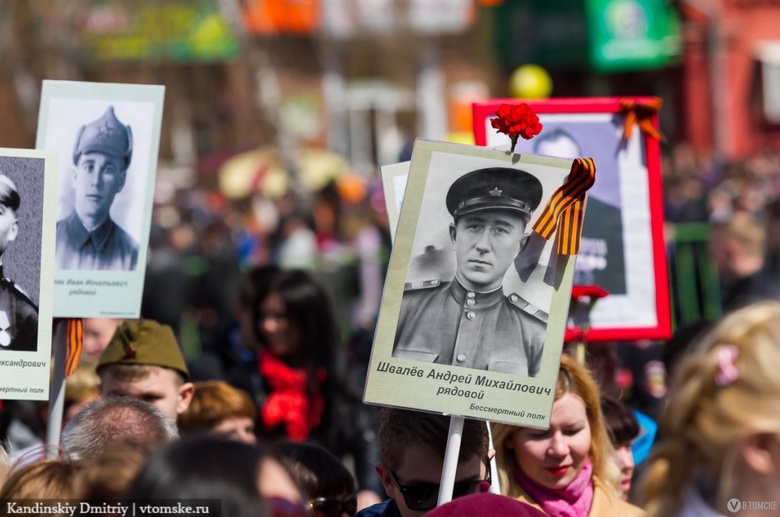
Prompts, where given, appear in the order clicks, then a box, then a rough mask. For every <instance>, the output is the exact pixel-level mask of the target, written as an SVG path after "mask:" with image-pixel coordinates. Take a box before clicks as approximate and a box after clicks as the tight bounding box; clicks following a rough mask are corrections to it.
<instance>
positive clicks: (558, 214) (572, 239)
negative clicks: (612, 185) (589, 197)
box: [533, 158, 596, 255]
mask: <svg viewBox="0 0 780 517" xmlns="http://www.w3.org/2000/svg"><path fill="white" fill-rule="evenodd" d="M595 181H596V163H595V162H594V161H593V158H576V159H575V160H574V161H573V162H572V164H571V172H569V176H568V177H567V178H566V181H565V182H564V183H563V185H561V186H560V187H558V189H557V190H556V191H555V192H554V193H553V195H552V197H551V198H550V200H549V201H548V202H547V205H546V206H545V207H544V211H542V214H541V215H540V216H539V219H537V221H536V222H535V223H534V226H533V231H535V232H536V233H538V234H539V235H541V236H542V237H543V238H545V239H549V238H550V236H552V234H553V233H554V232H555V231H556V230H557V231H558V237H557V240H558V242H557V247H556V249H557V251H558V253H559V254H561V255H576V254H577V252H579V250H580V236H581V234H582V216H583V214H584V213H585V193H586V192H587V191H588V189H590V187H592V186H593V183H594V182H595Z"/></svg>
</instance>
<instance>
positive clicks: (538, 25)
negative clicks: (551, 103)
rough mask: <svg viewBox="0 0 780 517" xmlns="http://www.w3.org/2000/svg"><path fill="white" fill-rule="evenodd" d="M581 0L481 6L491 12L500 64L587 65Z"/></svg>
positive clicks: (517, 0) (521, 0) (515, 0)
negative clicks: (487, 7) (486, 7)
mask: <svg viewBox="0 0 780 517" xmlns="http://www.w3.org/2000/svg"><path fill="white" fill-rule="evenodd" d="M582 2H583V0H548V1H538V0H537V1H534V0H511V1H505V2H504V3H503V4H502V5H500V6H497V7H491V8H489V9H483V13H488V12H489V13H491V14H492V15H493V26H494V28H495V31H494V38H495V42H496V47H497V48H496V50H497V53H498V57H499V59H500V61H501V63H502V64H503V65H504V66H505V67H507V68H515V67H517V66H520V65H524V64H527V63H536V64H539V65H542V66H544V67H546V68H550V69H554V68H571V67H586V66H587V63H588V54H587V48H588V46H587V35H586V24H585V16H584V14H583V13H584V7H583V5H582Z"/></svg>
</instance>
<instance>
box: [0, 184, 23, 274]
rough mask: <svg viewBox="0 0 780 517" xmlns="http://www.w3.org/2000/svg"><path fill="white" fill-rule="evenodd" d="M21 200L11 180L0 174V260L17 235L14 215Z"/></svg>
mask: <svg viewBox="0 0 780 517" xmlns="http://www.w3.org/2000/svg"><path fill="white" fill-rule="evenodd" d="M20 204H21V200H20V198H19V191H18V190H16V185H15V184H14V182H13V181H11V178H9V177H8V176H6V175H5V174H3V173H2V172H0V260H2V257H3V254H4V253H5V250H6V249H8V246H9V245H10V244H11V243H12V242H13V241H15V240H16V237H17V235H18V234H19V221H18V220H17V218H16V213H17V212H18V211H19V205H20ZM0 264H2V262H0Z"/></svg>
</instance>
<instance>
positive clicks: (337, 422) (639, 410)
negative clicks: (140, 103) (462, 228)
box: [0, 148, 780, 517]
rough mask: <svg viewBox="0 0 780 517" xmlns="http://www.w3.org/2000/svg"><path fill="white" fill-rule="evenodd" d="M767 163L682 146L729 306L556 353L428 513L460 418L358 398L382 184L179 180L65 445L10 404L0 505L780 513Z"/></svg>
mask: <svg viewBox="0 0 780 517" xmlns="http://www.w3.org/2000/svg"><path fill="white" fill-rule="evenodd" d="M777 178H780V155H778V154H777V153H766V154H763V155H761V156H759V157H756V158H754V159H752V160H749V161H747V162H745V163H743V164H741V165H740V166H729V167H725V168H716V167H715V165H713V164H708V163H702V162H701V161H696V160H694V159H693V157H692V156H691V155H690V153H688V152H687V151H686V149H684V148H680V149H678V150H676V151H675V153H674V154H673V155H671V157H670V158H669V159H668V162H667V163H666V164H665V178H664V180H665V188H666V193H667V195H666V204H667V206H666V213H667V222H669V223H671V224H680V223H686V222H697V221H698V222H709V223H712V228H713V229H712V235H711V241H710V244H711V246H712V248H711V249H712V255H711V258H712V260H713V261H714V263H715V265H716V267H717V271H718V276H719V278H720V280H721V282H722V296H721V299H720V300H719V301H718V302H719V303H720V304H721V306H722V308H723V312H724V316H723V317H722V318H718V320H717V321H700V322H697V323H696V324H695V325H689V326H686V327H681V328H678V329H677V332H676V334H675V335H674V336H673V337H672V339H670V340H669V341H668V342H663V343H652V344H646V343H645V344H641V343H639V344H638V343H631V344H625V343H621V344H616V343H610V344H599V345H595V344H594V345H593V346H591V347H590V349H589V353H588V355H587V360H586V362H585V363H584V364H583V363H581V362H579V361H578V360H577V359H575V357H574V355H573V354H570V351H569V350H565V351H564V354H563V356H562V358H561V367H560V371H559V373H558V378H557V383H556V386H555V396H554V402H553V406H552V412H551V418H550V427H549V429H546V430H539V429H531V428H523V427H517V426H512V425H508V424H505V423H488V422H484V421H477V420H470V419H467V420H466V421H465V422H464V427H463V431H462V434H461V444H460V451H459V457H458V462H457V470H456V472H455V476H454V485H453V487H452V488H453V490H452V497H453V500H452V502H450V503H447V504H443V505H441V506H438V507H437V504H438V500H439V492H440V482H441V478H442V469H443V465H444V462H445V461H444V460H445V449H446V445H447V438H448V432H449V424H450V418H449V417H447V416H444V415H439V414H431V413H426V412H418V411H411V410H405V409H399V408H382V409H380V408H378V407H375V406H368V405H365V404H363V403H362V392H363V385H364V381H365V374H366V367H367V364H368V360H369V355H370V350H371V344H372V339H373V330H374V324H375V320H376V317H377V314H378V309H379V299H380V293H381V289H382V281H383V278H384V273H385V269H386V267H387V264H388V258H389V253H390V248H391V246H390V235H389V230H388V225H387V216H386V213H385V212H384V200H383V198H382V190H381V186H380V185H379V184H378V183H376V182H375V183H370V184H368V183H360V182H358V183H355V182H354V181H353V182H351V183H348V184H340V183H339V182H338V181H335V182H333V183H332V184H331V185H330V186H328V187H327V188H326V189H324V190H323V191H321V192H319V193H317V194H316V195H314V196H313V197H312V198H310V199H306V200H302V199H296V198H294V197H292V196H285V197H283V198H281V199H277V200H274V201H271V200H267V199H260V198H257V199H247V200H241V201H240V202H227V201H226V200H224V199H222V198H221V197H220V196H219V195H217V194H213V195H203V194H200V193H196V192H192V193H189V194H180V195H179V196H178V197H176V198H175V203H176V205H175V208H174V206H173V205H161V206H158V207H157V209H156V210H155V216H154V218H155V221H154V228H153V231H152V238H151V239H152V240H151V244H150V247H151V251H150V260H149V264H148V268H147V281H146V285H145V289H144V301H143V305H142V316H143V317H142V319H139V320H126V321H119V320H111V319H105V318H91V319H86V320H84V330H85V332H84V347H83V349H84V352H83V355H82V359H81V361H80V364H79V367H78V368H77V370H76V373H75V374H74V375H73V376H72V377H70V378H69V379H68V381H67V384H66V393H65V413H64V417H63V423H64V427H63V429H62V437H61V440H60V442H59V444H58V445H56V446H55V449H56V450H51V444H49V446H48V450H47V445H46V444H45V443H44V441H45V434H46V428H47V421H48V406H47V404H45V403H33V402H24V401H9V400H6V401H2V402H0V403H1V404H2V406H0V439H1V440H2V443H3V445H4V447H3V448H0V503H2V504H14V505H16V504H18V505H20V506H22V505H33V504H36V503H38V504H48V503H51V502H53V501H82V502H87V503H89V504H93V505H122V504H129V503H130V502H135V503H137V504H142V503H144V502H146V503H149V504H173V503H181V504H192V505H196V506H203V507H204V508H207V509H208V511H209V512H211V511H213V512H215V513H213V514H215V515H216V514H219V515H228V516H237V517H241V516H244V515H247V516H249V515H252V516H265V515H268V516H278V517H286V516H304V515H316V516H343V515H347V516H353V515H359V516H361V517H377V516H388V517H392V516H401V517H412V516H419V515H424V514H427V515H431V516H433V517H435V516H438V515H464V516H465V515H488V514H490V515H494V516H495V515H529V516H534V515H552V516H562V517H563V516H566V517H568V516H601V515H608V516H613V515H614V516H621V515H625V516H633V515H645V514H647V515H651V516H675V515H678V516H701V517H708V516H718V515H731V514H735V513H736V514H738V515H742V516H750V515H754V514H755V515H780V500H778V497H777V495H776V494H777V487H778V486H780V416H779V415H780V408H778V407H775V406H777V405H778V402H779V401H780V376H778V375H777V372H778V371H780V294H778V293H780V282H778V278H777V276H776V275H777V273H778V268H777V264H778V263H780V260H779V259H778V258H777V257H778V256H780V251H778V250H780V245H778V244H776V241H777V242H780V232H778V230H777V224H778V221H780V217H778V216H779V215H780V209H778V206H780V202H778V201H777V200H776V199H775V198H776V197H777V196H780V182H778V181H777ZM356 185H357V186H356ZM304 209H305V210H304ZM653 354H655V355H653ZM629 362H632V364H628V363H629ZM637 364H638V371H641V372H642V373H641V374H639V375H635V376H634V378H633V381H631V382H629V381H626V379H625V372H626V370H627V368H629V366H631V367H635V366H637ZM650 364H652V365H653V366H654V368H655V366H657V365H660V368H661V372H660V373H656V374H651V373H649V372H651V368H649V365H650ZM652 371H655V372H657V370H652ZM643 376H644V377H643ZM632 382H633V384H632ZM654 387H655V388H658V389H653V388H654ZM643 396H650V398H651V399H652V402H647V400H643V399H642V397H643ZM499 494H500V495H499ZM5 510H6V508H4V509H3V510H0V513H2V512H3V511H5ZM39 510H40V507H39ZM204 511H205V510H204ZM217 511H220V512H221V513H216V512H217ZM27 514H28V515H29V514H31V513H30V512H28V513H27ZM32 514H35V513H34V512H33V513H32ZM38 514H41V515H42V514H45V513H44V512H43V511H39V513H38Z"/></svg>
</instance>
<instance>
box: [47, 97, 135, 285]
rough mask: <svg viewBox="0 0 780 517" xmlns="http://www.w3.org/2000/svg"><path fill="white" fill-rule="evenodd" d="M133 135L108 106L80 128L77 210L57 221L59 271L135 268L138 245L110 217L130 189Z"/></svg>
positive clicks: (75, 152)
mask: <svg viewBox="0 0 780 517" xmlns="http://www.w3.org/2000/svg"><path fill="white" fill-rule="evenodd" d="M132 155H133V134H132V132H131V130H130V126H125V125H124V124H122V123H121V122H120V121H119V120H118V119H117V118H116V115H115V114H114V108H113V107H112V106H109V107H108V108H107V109H106V112H105V113H104V114H103V116H102V117H100V118H99V119H97V120H94V121H92V122H90V123H89V124H87V125H85V126H81V129H80V130H79V133H78V135H77V136H76V143H75V145H74V147H73V165H74V166H75V168H74V171H73V188H74V192H75V196H74V210H73V211H72V212H71V213H70V214H69V215H68V216H67V217H65V218H64V219H61V220H60V221H58V222H57V249H56V254H55V262H56V264H57V267H58V268H59V269H97V270H134V269H135V268H136V264H137V262H138V244H137V243H136V242H135V240H134V239H133V238H132V237H131V236H130V235H129V234H128V233H127V232H125V231H124V230H123V229H122V228H120V227H119V226H118V225H117V224H116V223H115V222H114V221H113V220H112V219H111V214H110V210H111V204H112V203H113V202H114V197H115V196H116V195H117V194H118V193H119V192H120V191H121V190H122V187H124V185H125V177H126V174H127V168H128V166H129V165H130V158H131V157H132Z"/></svg>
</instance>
